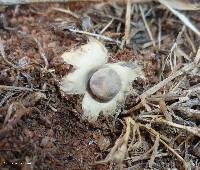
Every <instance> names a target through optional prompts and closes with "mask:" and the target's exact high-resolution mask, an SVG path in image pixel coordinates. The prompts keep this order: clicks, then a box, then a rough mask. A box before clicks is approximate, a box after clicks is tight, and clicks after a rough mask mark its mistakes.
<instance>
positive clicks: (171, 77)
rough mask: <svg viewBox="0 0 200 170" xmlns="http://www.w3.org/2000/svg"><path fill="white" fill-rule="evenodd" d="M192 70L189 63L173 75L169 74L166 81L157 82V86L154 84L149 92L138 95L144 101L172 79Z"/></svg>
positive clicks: (191, 65)
mask: <svg viewBox="0 0 200 170" xmlns="http://www.w3.org/2000/svg"><path fill="white" fill-rule="evenodd" d="M193 68H194V63H190V64H187V65H185V66H184V67H183V68H181V69H180V70H177V71H175V72H174V73H172V74H171V76H169V77H167V78H166V79H164V80H163V81H161V82H159V83H158V84H156V85H155V86H153V87H151V88H150V89H149V90H147V91H145V92H144V93H142V94H141V95H140V98H141V99H144V98H146V97H148V96H150V95H152V94H154V93H155V92H157V91H158V90H159V89H160V88H161V87H163V86H165V85H166V84H167V83H169V82H170V81H172V80H173V79H174V78H176V77H178V76H180V75H182V74H183V73H185V72H188V71H189V70H192V69H193Z"/></svg>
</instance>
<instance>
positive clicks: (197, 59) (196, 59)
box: [194, 47, 200, 64]
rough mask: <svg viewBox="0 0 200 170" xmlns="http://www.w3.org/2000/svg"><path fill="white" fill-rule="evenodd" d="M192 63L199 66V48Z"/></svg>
mask: <svg viewBox="0 0 200 170" xmlns="http://www.w3.org/2000/svg"><path fill="white" fill-rule="evenodd" d="M194 62H195V63H196V64H199V63H200V47H199V49H198V51H197V54H196V57H195V59H194Z"/></svg>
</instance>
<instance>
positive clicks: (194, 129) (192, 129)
mask: <svg viewBox="0 0 200 170" xmlns="http://www.w3.org/2000/svg"><path fill="white" fill-rule="evenodd" d="M152 122H156V123H165V124H167V125H169V126H172V127H175V128H178V129H183V130H185V131H187V132H189V133H192V134H193V135H195V136H199V137H200V128H198V127H191V126H186V125H180V124H177V123H173V122H170V121H167V120H164V119H157V120H152Z"/></svg>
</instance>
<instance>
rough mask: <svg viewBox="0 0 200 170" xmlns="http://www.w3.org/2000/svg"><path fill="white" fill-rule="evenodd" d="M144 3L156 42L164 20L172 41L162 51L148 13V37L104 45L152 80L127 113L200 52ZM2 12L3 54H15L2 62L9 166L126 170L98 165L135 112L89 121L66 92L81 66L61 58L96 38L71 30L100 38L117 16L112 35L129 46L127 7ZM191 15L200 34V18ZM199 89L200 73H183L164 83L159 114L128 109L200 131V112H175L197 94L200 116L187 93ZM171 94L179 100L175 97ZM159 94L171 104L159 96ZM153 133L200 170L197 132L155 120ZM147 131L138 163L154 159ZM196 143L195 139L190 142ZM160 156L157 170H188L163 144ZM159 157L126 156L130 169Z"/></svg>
mask: <svg viewBox="0 0 200 170" xmlns="http://www.w3.org/2000/svg"><path fill="white" fill-rule="evenodd" d="M141 5H142V7H143V10H144V12H145V15H146V18H147V21H148V23H149V24H150V25H151V27H150V29H151V31H152V34H153V37H154V38H155V37H156V36H157V35H158V33H159V23H162V24H161V25H162V28H160V29H161V30H162V33H163V36H161V38H162V41H161V44H160V47H159V44H158V42H156V45H155V46H153V45H152V41H151V39H150V38H149V36H148V31H146V29H145V26H144V24H143V20H142V17H141V15H140V12H139V11H138V10H139V8H135V12H136V13H134V14H133V16H132V26H135V27H137V29H139V28H140V27H141V30H137V31H136V29H135V30H134V29H133V30H132V32H131V35H133V36H131V37H130V43H129V44H128V45H126V46H124V47H123V48H120V45H117V44H116V42H111V41H105V40H104V39H103V41H104V43H105V45H106V47H107V48H108V51H109V54H110V62H116V61H135V60H137V61H138V63H140V64H141V65H143V67H144V72H145V76H146V79H145V80H142V79H138V80H136V81H134V83H133V87H134V89H135V90H136V92H137V93H136V94H135V95H132V96H128V97H127V100H126V104H125V106H124V108H122V109H121V113H122V112H124V111H129V110H130V109H132V108H134V107H135V106H136V105H137V104H138V103H139V102H140V101H138V100H136V98H137V97H138V95H141V94H142V93H144V92H145V91H147V90H148V89H149V88H151V87H153V86H154V85H156V84H158V83H159V82H161V81H162V80H163V79H165V78H167V77H169V76H170V74H171V71H172V70H173V69H175V68H181V67H182V66H183V65H184V64H188V63H191V62H192V61H193V60H194V58H195V56H196V52H197V50H198V48H199V45H200V39H199V37H198V36H197V35H196V34H194V33H193V32H192V31H191V30H190V29H188V28H186V27H183V24H182V22H181V21H180V20H179V19H178V18H176V17H174V16H173V15H172V14H171V13H170V12H169V11H168V10H166V9H165V8H164V7H163V6H161V5H159V4H157V3H150V4H148V3H147V4H141ZM52 8H54V9H52ZM55 8H57V9H58V8H59V9H70V10H71V11H73V13H65V12H62V11H58V10H56V9H55ZM0 10H1V18H0V37H1V40H2V41H3V43H2V44H3V47H2V45H1V47H0V48H1V54H2V51H4V53H5V56H6V60H5V58H4V59H3V58H2V59H1V62H0V71H1V72H0V84H1V85H0V167H1V169H5V170H6V169H23V170H25V169H70V170H78V169H95V170H96V169H97V170H98V169H99V170H104V169H105V170H107V169H115V168H117V167H116V166H115V163H105V164H97V163H95V162H96V161H99V160H103V159H105V157H106V155H107V154H108V153H109V151H110V149H111V148H112V147H113V146H114V144H115V141H116V140H117V139H118V138H119V137H120V135H121V133H124V129H125V128H124V127H125V122H124V117H126V116H127V115H126V114H124V115H123V114H120V115H119V116H118V118H114V117H112V116H110V117H104V116H100V117H99V119H98V120H97V121H96V122H95V123H93V124H91V123H89V122H87V121H86V120H82V118H81V115H82V110H81V101H82V97H83V96H79V95H66V94H64V93H63V92H62V91H60V89H59V80H60V78H61V77H62V76H63V75H65V74H67V73H68V72H69V71H70V70H71V69H72V68H71V66H70V65H68V64H66V63H63V62H62V61H61V60H60V55H61V54H62V53H63V52H64V51H66V50H70V49H73V48H75V47H78V46H80V45H81V44H84V43H86V41H87V35H85V34H79V33H74V32H71V31H70V29H71V28H72V29H74V28H76V30H77V29H79V30H84V31H85V32H92V33H93V32H97V33H99V32H100V30H102V29H103V28H105V26H106V25H107V24H108V23H109V21H111V19H113V21H112V24H111V25H110V26H109V27H108V29H107V30H105V32H104V33H103V34H104V35H105V36H108V37H111V38H112V39H115V40H116V39H118V40H120V41H122V40H123V36H124V27H125V19H124V18H125V10H126V5H123V4H117V5H116V4H104V5H102V6H101V5H99V4H97V3H88V2H77V3H75V2H73V3H68V4H64V3H48V4H47V3H45V4H33V5H20V6H17V7H16V6H9V7H5V8H0ZM184 13H185V14H186V15H187V16H188V17H189V18H190V19H192V20H193V22H194V23H195V24H196V26H197V27H198V28H200V20H199V16H200V13H199V12H193V11H192V12H184ZM76 15H77V16H76ZM88 16H89V18H90V19H91V20H92V24H93V25H92V26H91V25H90V22H89V21H87V19H88ZM84 24H85V25H86V26H85V27H87V28H85V27H84ZM134 31H136V32H134ZM188 37H189V38H188ZM155 39H157V38H155ZM177 39H178V40H177ZM175 43H176V45H177V46H178V47H179V48H176V57H175V55H174V56H170V57H171V58H170V57H169V54H170V51H173V45H174V44H175ZM177 46H175V47H177ZM2 49H3V50H2ZM2 56H3V54H2ZM44 56H45V57H44ZM169 58H170V59H169ZM45 59H47V60H45ZM175 60H176V62H175ZM170 62H171V63H170ZM45 67H47V69H46V68H45ZM197 70H198V69H197ZM193 73H194V74H193ZM199 83H200V76H199V72H198V71H196V72H194V71H193V72H192V71H191V72H190V74H188V73H185V74H184V75H181V76H177V77H176V78H175V79H173V81H171V82H170V81H169V83H168V84H166V85H165V86H162V87H161V88H160V89H159V90H158V92H157V93H156V95H157V96H156V95H154V96H151V97H149V98H148V101H147V105H148V106H149V107H150V108H151V109H150V111H149V110H148V106H147V107H143V106H142V107H139V108H138V109H135V111H134V114H133V112H128V116H131V117H132V118H135V117H137V116H138V115H140V114H143V115H145V113H147V112H149V113H150V112H151V113H152V114H151V115H162V116H163V115H164V116H163V117H164V118H165V120H168V121H170V117H171V118H172V120H173V122H176V123H177V124H183V125H187V126H190V127H198V126H199V116H198V115H196V117H195V116H194V115H192V116H188V115H187V114H189V113H188V112H186V111H185V110H181V109H174V107H172V105H173V104H174V103H175V104H177V107H179V106H180V107H181V108H183V106H184V105H178V103H177V102H178V101H181V99H182V100H183V99H185V98H184V97H188V98H189V99H188V100H185V101H190V103H193V104H191V105H189V104H188V103H187V102H186V103H187V104H188V105H187V107H186V108H189V109H192V111H193V110H195V111H197V112H199V109H200V104H199V103H200V102H199V101H200V90H199V91H195V92H193V91H191V93H190V94H188V96H187V95H185V91H186V90H188V89H191V88H195V89H199ZM16 87H22V88H21V89H20V88H16ZM172 87H173V88H172ZM170 90H173V91H174V93H173V94H174V95H175V97H174V98H173V96H172V94H171V93H169V92H171V91H170ZM164 94H166V96H167V94H170V96H169V97H168V98H167V97H166V96H165V95H164ZM159 95H160V96H161V97H158V96H159ZM177 96H178V97H177ZM165 97H166V98H165ZM181 97H182V98H181ZM180 98H181V99H180ZM163 101H164V104H163ZM194 101H197V102H196V104H194ZM158 106H159V107H158ZM168 106H169V107H168ZM166 107H167V111H166V110H165V109H166ZM162 108H163V110H164V111H163V110H162ZM170 108H171V109H170ZM146 109H147V110H148V111H147V110H146ZM156 109H157V110H156ZM159 109H160V110H159ZM190 111H191V110H190ZM169 112H170V113H171V114H169V115H170V116H169V115H168V113H169ZM147 115H148V114H147ZM150 118H151V117H150ZM134 120H135V121H137V120H138V122H140V123H142V124H144V125H146V124H148V122H147V121H145V120H146V119H144V120H142V118H140V117H139V118H138V119H137V118H135V119H134ZM170 122H171V121H170ZM141 127H142V126H141ZM151 127H152V128H153V129H155V130H156V131H159V133H160V134H162V135H163V136H164V137H166V138H167V139H166V138H165V139H166V141H168V144H169V146H171V148H174V150H175V151H177V152H178V153H179V155H181V156H182V157H183V159H184V160H185V162H187V164H188V165H189V166H190V167H191V169H195V168H196V169H198V167H199V156H200V152H199V151H200V148H199V144H198V141H199V137H197V136H198V134H199V132H198V133H197V134H196V135H195V134H194V133H190V132H191V131H189V132H188V131H185V130H183V129H180V128H179V129H177V128H175V127H172V126H167V125H166V124H164V123H161V124H159V123H155V124H154V123H152V125H151ZM192 132H193V131H192ZM140 134H141V141H142V142H141V145H140V147H139V148H137V149H136V150H134V151H131V152H130V153H129V157H131V158H133V160H134V157H136V156H138V155H143V154H144V153H145V152H147V151H148V150H149V149H150V148H151V147H152V146H153V145H154V142H155V139H153V137H152V136H151V135H149V134H148V132H147V131H146V130H144V129H142V128H141V129H140ZM188 136H190V138H187V137H188ZM199 136H200V135H199ZM185 139H188V140H187V141H185ZM182 142H183V144H182ZM194 148H196V149H194ZM198 149H199V150H198ZM158 150H159V153H165V154H163V155H162V156H159V154H158V155H157V156H156V158H155V162H154V165H153V167H151V168H152V169H167V168H169V169H173V168H177V169H183V165H182V163H181V161H180V159H178V158H177V157H176V155H174V154H173V153H172V152H170V151H169V148H168V149H166V148H165V147H164V145H163V144H160V145H159V147H158ZM137 158H138V157H137ZM149 159H150V157H147V158H146V159H145V158H144V159H138V160H135V161H133V160H132V161H131V159H128V160H127V159H125V160H124V162H123V166H122V167H123V169H149V166H148V160H149ZM111 162H112V161H111ZM29 163H30V164H29Z"/></svg>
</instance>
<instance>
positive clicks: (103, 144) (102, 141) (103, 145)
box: [97, 136, 110, 151]
mask: <svg viewBox="0 0 200 170" xmlns="http://www.w3.org/2000/svg"><path fill="white" fill-rule="evenodd" d="M97 144H98V146H99V149H100V150H101V151H105V150H106V149H107V148H108V147H109V146H110V140H109V139H108V138H106V137H104V136H100V138H99V139H98V141H97Z"/></svg>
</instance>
